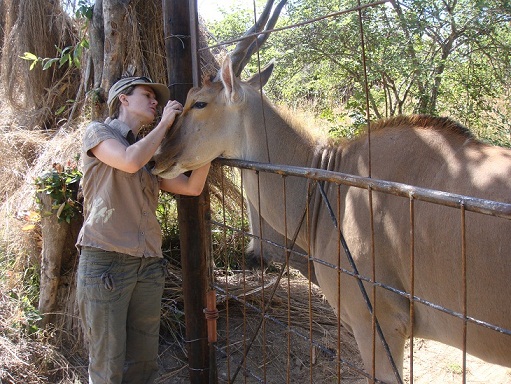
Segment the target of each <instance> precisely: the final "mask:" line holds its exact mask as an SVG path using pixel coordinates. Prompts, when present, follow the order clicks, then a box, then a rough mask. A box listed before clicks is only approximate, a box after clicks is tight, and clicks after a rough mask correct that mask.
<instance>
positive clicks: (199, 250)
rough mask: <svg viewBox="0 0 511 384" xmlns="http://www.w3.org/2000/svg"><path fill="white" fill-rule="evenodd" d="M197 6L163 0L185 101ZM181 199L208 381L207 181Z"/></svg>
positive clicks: (201, 367)
mask: <svg viewBox="0 0 511 384" xmlns="http://www.w3.org/2000/svg"><path fill="white" fill-rule="evenodd" d="M196 10H197V7H196V2H195V0H189V1H183V0H163V17H164V20H163V25H164V36H165V51H166V55H167V74H168V84H169V86H170V93H171V98H172V99H175V100H178V101H180V102H181V103H184V102H185V99H186V95H187V93H188V90H189V89H190V88H191V87H192V85H193V82H194V80H196V79H197V78H198V77H197V75H196V73H198V71H199V68H197V65H194V66H192V62H194V63H197V62H198V60H192V55H195V54H196V52H193V49H192V47H196V46H197V45H196V43H195V42H193V43H192V40H193V39H195V38H197V33H196V32H195V31H197V17H190V15H193V13H194V12H195V13H196ZM191 11H192V12H191ZM193 19H195V21H192V20H193ZM192 38H193V39H192ZM177 202H178V220H179V238H180V244H181V264H182V269H183V295H184V309H185V323H186V342H187V351H188V364H189V375H190V383H191V384H203V383H208V381H209V380H208V376H209V372H208V368H209V350H208V338H207V325H206V319H205V315H204V312H203V310H204V308H205V307H206V291H207V288H208V285H207V281H208V280H207V265H208V260H209V258H210V246H209V243H210V236H209V232H208V222H207V221H206V216H207V215H208V214H209V192H208V189H207V186H206V188H205V189H204V192H203V193H202V195H201V196H199V197H185V196H178V197H177Z"/></svg>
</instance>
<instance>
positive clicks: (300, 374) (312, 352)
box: [160, 275, 511, 384]
mask: <svg viewBox="0 0 511 384" xmlns="http://www.w3.org/2000/svg"><path fill="white" fill-rule="evenodd" d="M238 278H239V277H235V276H233V277H232V279H230V281H229V286H230V290H231V293H234V294H239V292H240V286H241V284H240V281H239V280H237V279H238ZM287 284H288V283H287V281H282V282H281V283H280V287H279V289H278V290H277V293H276V295H275V297H274V298H273V300H272V305H271V308H270V309H269V310H268V312H267V313H266V315H267V320H266V321H264V324H263V325H261V326H260V330H259V332H258V333H257V336H256V337H255V339H254V342H253V345H252V346H251V347H249V345H250V339H251V338H252V336H253V335H254V333H256V332H257V329H258V327H259V323H260V315H257V314H256V311H254V310H253V309H250V308H249V309H247V310H245V311H244V310H243V306H242V305H241V304H240V303H238V302H236V301H234V300H229V301H228V302H227V301H225V300H224V298H223V297H221V296H219V297H218V299H219V301H220V303H219V310H220V319H219V321H218V340H219V342H218V343H217V348H218V351H217V355H216V361H217V370H218V382H219V383H228V382H231V383H276V384H280V383H338V382H340V383H346V384H365V383H366V379H365V377H364V376H363V375H362V374H361V373H359V371H357V370H362V369H363V366H362V362H361V359H360V355H359V353H358V350H357V348H356V344H355V341H354V339H353V337H352V336H351V335H350V334H349V333H348V332H347V331H346V330H344V329H343V328H341V329H340V330H339V331H340V335H341V336H340V339H339V340H340V343H341V348H340V349H341V358H342V359H343V361H346V362H347V363H344V362H343V363H339V362H338V361H337V358H336V353H335V351H336V350H337V343H338V339H337V334H338V329H337V324H336V320H335V316H334V315H333V313H332V311H331V309H330V308H329V307H328V304H327V303H325V301H324V300H323V298H322V296H321V291H320V290H319V288H317V287H316V286H314V285H313V286H312V294H311V305H310V307H311V308H312V315H309V311H308V308H309V301H308V297H309V295H308V289H309V284H308V282H307V281H306V280H305V279H303V278H301V276H300V275H294V276H293V277H292V279H291V280H290V281H289V284H290V287H291V289H290V292H291V298H290V300H289V301H290V302H291V308H292V309H291V311H288V310H287V308H288V299H287V292H288V288H287ZM249 286H251V284H249ZM251 287H252V288H249V291H250V292H253V296H251V295H248V296H245V297H246V301H247V302H248V303H249V304H250V305H253V306H255V307H257V306H259V305H260V303H259V302H258V300H257V297H256V296H257V295H258V293H257V292H258V291H257V289H255V290H254V288H253V286H251ZM269 291H270V290H269V288H268V292H269ZM267 294H268V293H267ZM244 312H245V315H246V320H245V321H244V320H243V319H244ZM288 322H290V324H291V327H290V329H291V330H292V331H291V332H287V331H286V330H287V324H288ZM311 336H312V342H311V341H310V339H311ZM174 347H175V346H172V344H169V345H167V346H165V353H162V366H163V368H162V377H161V379H160V383H175V384H180V383H187V382H188V368H187V367H186V363H185V362H186V357H185V356H184V351H182V350H180V351H178V352H177V353H176V349H175V348H174ZM244 350H249V352H248V354H247V358H246V359H245V362H244V365H243V367H244V369H241V370H240V372H239V373H238V374H237V376H236V378H235V380H234V381H233V377H235V375H236V369H237V363H239V362H241V361H242V360H243V351H244ZM228 355H229V356H230V358H228V357H227V356H228ZM408 355H409V349H407V352H406V356H408ZM510 358H511V357H510ZM404 365H405V370H404V374H403V380H404V382H405V383H412V382H413V383H416V384H426V383H428V384H429V383H442V384H451V383H453V384H454V383H463V376H464V375H463V369H462V366H463V360H462V352H461V351H459V350H457V349H455V348H452V347H448V346H445V345H443V344H440V343H437V342H433V341H429V340H423V339H415V341H414V359H413V381H412V380H411V378H410V369H409V368H410V361H409V358H407V359H406V360H405V362H404ZM228 378H230V380H229V379H228ZM465 382H466V383H488V384H490V383H491V384H506V383H511V369H508V368H505V367H500V366H496V365H491V364H487V363H485V362H483V361H481V360H479V359H477V358H474V357H472V356H467V370H466V381H465Z"/></svg>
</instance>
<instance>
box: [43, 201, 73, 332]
mask: <svg viewBox="0 0 511 384" xmlns="http://www.w3.org/2000/svg"><path fill="white" fill-rule="evenodd" d="M39 199H40V200H41V202H42V204H43V211H46V212H51V211H52V208H51V207H52V199H51V197H50V196H49V195H47V194H45V193H39ZM41 229H42V237H43V249H42V256H41V281H40V293H39V312H40V313H41V314H42V315H43V319H42V322H41V325H42V326H45V325H47V324H48V323H50V322H51V319H52V318H53V317H54V316H53V313H52V312H54V311H55V309H56V305H57V294H58V290H59V282H60V268H61V265H62V253H63V251H64V245H65V243H66V236H67V235H68V233H69V229H70V225H69V224H68V223H67V222H65V221H62V222H59V219H58V217H57V215H56V214H55V212H54V213H52V214H51V215H43V217H42V218H41Z"/></svg>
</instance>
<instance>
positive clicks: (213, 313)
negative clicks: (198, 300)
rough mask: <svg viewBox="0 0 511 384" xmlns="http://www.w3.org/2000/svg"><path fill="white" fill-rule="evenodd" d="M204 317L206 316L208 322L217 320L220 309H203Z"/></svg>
mask: <svg viewBox="0 0 511 384" xmlns="http://www.w3.org/2000/svg"><path fill="white" fill-rule="evenodd" d="M203 312H204V315H205V316H206V320H216V319H218V317H219V315H218V309H207V308H204V309H203Z"/></svg>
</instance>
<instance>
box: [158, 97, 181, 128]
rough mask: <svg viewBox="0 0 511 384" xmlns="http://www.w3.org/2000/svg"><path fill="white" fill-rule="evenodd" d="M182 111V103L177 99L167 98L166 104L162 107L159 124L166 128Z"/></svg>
mask: <svg viewBox="0 0 511 384" xmlns="http://www.w3.org/2000/svg"><path fill="white" fill-rule="evenodd" d="M181 112H183V105H181V103H180V102H179V101H176V100H169V101H168V102H167V105H165V107H164V108H163V113H162V115H161V120H160V124H162V125H164V126H165V127H166V128H167V129H169V128H170V126H171V125H172V124H173V123H174V120H175V119H176V116H177V115H179V114H180V113H181Z"/></svg>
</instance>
